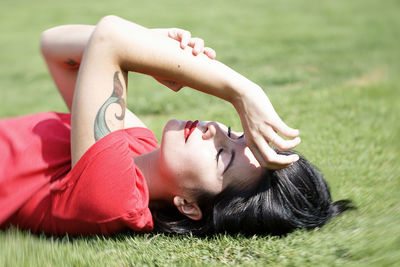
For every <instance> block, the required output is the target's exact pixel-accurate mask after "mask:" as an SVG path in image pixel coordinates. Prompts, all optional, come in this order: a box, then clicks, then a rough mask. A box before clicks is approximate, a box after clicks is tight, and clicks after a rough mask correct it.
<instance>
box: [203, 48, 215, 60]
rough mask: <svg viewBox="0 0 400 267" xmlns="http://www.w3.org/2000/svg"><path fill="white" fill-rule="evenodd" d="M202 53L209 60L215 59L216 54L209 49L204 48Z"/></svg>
mask: <svg viewBox="0 0 400 267" xmlns="http://www.w3.org/2000/svg"><path fill="white" fill-rule="evenodd" d="M203 53H204V54H206V56H208V57H209V58H211V59H215V58H216V57H217V53H215V50H214V49H212V48H210V47H204V52H203Z"/></svg>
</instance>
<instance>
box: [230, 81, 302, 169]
mask: <svg viewBox="0 0 400 267" xmlns="http://www.w3.org/2000/svg"><path fill="white" fill-rule="evenodd" d="M233 104H234V106H235V108H236V110H237V111H238V113H239V116H240V120H241V122H242V126H243V130H244V134H245V138H246V144H247V146H248V147H249V148H250V150H251V151H252V152H253V154H254V156H255V157H256V159H257V160H258V162H259V163H260V165H261V166H262V167H264V168H268V169H282V168H284V167H287V166H289V165H291V164H292V163H294V162H296V161H297V160H298V159H299V156H298V155H296V154H292V155H288V156H287V155H280V154H277V153H276V152H275V150H274V149H273V147H272V146H274V147H275V148H277V149H278V150H291V149H293V148H295V147H296V146H297V145H298V144H299V143H300V142H301V140H300V137H299V131H298V130H295V129H293V128H290V127H289V126H287V125H286V124H285V123H284V122H283V121H282V120H281V118H280V117H279V115H278V114H277V113H276V111H275V109H274V107H273V106H272V104H271V102H270V101H269V98H268V97H267V95H266V94H265V93H264V91H263V90H262V89H261V88H260V87H256V88H255V89H254V90H249V91H247V92H246V94H244V95H243V96H242V97H241V98H240V99H239V100H238V101H237V102H236V103H233ZM279 134H281V135H282V136H284V137H287V138H290V139H283V138H282V137H281V136H280V135H279Z"/></svg>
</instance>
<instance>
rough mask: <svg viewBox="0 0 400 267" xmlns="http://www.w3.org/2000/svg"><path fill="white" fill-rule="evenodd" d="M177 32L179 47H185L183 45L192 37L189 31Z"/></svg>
mask: <svg viewBox="0 0 400 267" xmlns="http://www.w3.org/2000/svg"><path fill="white" fill-rule="evenodd" d="M179 30H180V29H179ZM177 34H178V37H179V39H180V41H181V48H182V49H185V47H186V46H188V44H189V42H190V38H191V37H192V35H191V33H190V32H189V31H185V30H180V31H178V32H177Z"/></svg>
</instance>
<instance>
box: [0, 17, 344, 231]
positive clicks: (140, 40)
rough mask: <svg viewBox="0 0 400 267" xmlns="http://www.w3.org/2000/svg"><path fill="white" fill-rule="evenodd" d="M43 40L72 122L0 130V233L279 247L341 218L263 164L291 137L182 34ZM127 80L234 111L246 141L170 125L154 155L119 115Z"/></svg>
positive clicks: (250, 91)
mask: <svg viewBox="0 0 400 267" xmlns="http://www.w3.org/2000/svg"><path fill="white" fill-rule="evenodd" d="M41 42H42V43H41V48H42V52H43V55H44V57H45V59H46V62H47V64H48V67H49V70H50V73H51V74H52V76H53V78H54V80H55V83H56V84H57V87H58V89H59V91H60V93H61V95H62V97H63V98H64V100H65V102H66V104H67V106H68V107H69V109H70V110H71V114H61V113H55V112H45V113H39V114H35V115H29V116H23V117H18V118H10V119H3V120H1V121H0V149H1V150H0V151H1V152H0V153H1V161H0V225H1V228H3V229H4V228H6V227H8V226H10V225H16V226H18V227H19V228H20V229H30V230H31V231H33V232H45V233H49V234H56V235H63V234H70V235H88V234H106V235H110V234H113V233H116V232H120V231H124V230H126V229H133V230H135V231H151V230H153V229H155V230H158V231H162V232H172V233H190V232H191V233H194V234H199V235H202V234H213V233H217V232H228V233H237V232H241V233H244V234H277V235H280V234H285V233H288V232H291V231H293V230H295V229H297V228H306V229H311V228H314V227H318V226H322V225H323V224H325V223H326V222H327V221H329V220H330V219H331V218H332V217H334V216H336V215H338V214H339V213H341V212H342V211H344V210H346V209H347V208H349V207H350V205H349V202H348V201H338V202H335V203H332V201H331V196H330V192H329V188H328V186H327V184H326V182H325V181H324V179H323V177H322V175H321V174H320V173H319V172H318V170H317V169H316V168H315V167H314V166H313V165H311V164H310V163H309V162H307V161H306V160H305V159H304V158H303V157H301V156H299V155H298V154H296V153H294V152H278V153H276V152H275V150H274V149H273V148H272V147H275V148H277V149H278V150H280V151H288V150H291V149H293V148H294V147H296V146H297V145H298V144H299V142H300V138H299V137H298V131H297V130H294V129H291V128H289V127H288V126H286V125H285V124H284V123H283V122H282V120H281V119H280V118H279V116H278V115H277V114H276V112H275V111H274V108H273V107H272V105H271V103H270V102H269V99H268V97H267V96H266V95H265V93H264V92H263V90H262V89H261V88H260V87H259V86H257V85H256V84H254V83H253V82H251V81H249V80H248V79H246V78H245V77H243V76H241V75H240V74H238V73H236V72H235V71H233V70H232V69H230V68H229V67H227V66H225V65H223V64H222V63H220V62H218V61H216V60H214V58H215V52H214V51H213V50H212V49H210V48H205V47H204V43H203V40H201V39H198V38H191V37H190V33H189V32H187V31H184V30H180V29H165V30H163V29H156V30H149V29H146V28H144V27H142V26H139V25H136V24H134V23H131V22H128V21H126V20H123V19H121V18H118V17H115V16H107V17H105V18H103V19H102V20H101V21H100V22H99V23H98V24H97V26H96V27H94V26H86V25H67V26H60V27H56V28H52V29H49V30H47V31H45V32H44V33H43V35H42V41H41ZM128 71H134V72H139V73H144V74H147V75H151V76H153V77H154V78H156V79H157V80H158V81H159V82H161V83H163V84H164V85H166V86H167V87H169V88H171V89H173V90H175V91H178V90H179V89H181V88H182V87H183V86H188V87H191V88H194V89H196V90H199V91H202V92H204V93H207V94H211V95H214V96H216V97H219V98H222V99H224V100H226V101H228V102H230V103H232V105H233V106H234V107H235V109H236V110H237V112H238V114H239V116H240V119H241V122H242V126H243V129H244V134H239V133H235V132H233V131H231V130H230V128H227V127H226V126H224V125H223V124H220V123H217V122H199V121H194V122H193V121H187V122H186V121H179V120H170V121H168V122H167V124H166V125H165V128H164V130H163V134H162V140H161V144H160V147H158V143H157V141H156V139H155V137H154V134H153V133H152V132H151V131H150V130H149V129H147V128H146V126H145V125H144V124H143V123H142V122H141V121H140V120H139V119H138V118H137V117H136V116H135V115H134V114H133V113H132V112H131V111H129V110H127V109H126V95H127V91H126V88H127V73H128ZM278 133H280V134H281V135H283V136H285V137H287V138H288V139H283V138H281V137H280V136H279V135H278ZM270 144H271V146H270Z"/></svg>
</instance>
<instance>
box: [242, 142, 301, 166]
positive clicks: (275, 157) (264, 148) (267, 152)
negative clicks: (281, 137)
mask: <svg viewBox="0 0 400 267" xmlns="http://www.w3.org/2000/svg"><path fill="white" fill-rule="evenodd" d="M249 148H250V149H251V151H252V152H253V154H254V156H255V157H256V159H257V160H258V162H259V163H260V165H261V166H262V167H264V168H268V169H282V168H284V167H287V166H289V165H291V164H293V163H294V162H296V161H297V160H298V159H299V156H298V155H297V154H292V155H281V154H277V153H276V152H275V150H273V149H272V148H271V147H270V146H269V145H268V143H267V142H266V141H265V140H258V141H256V142H255V146H254V147H250V146H249Z"/></svg>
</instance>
